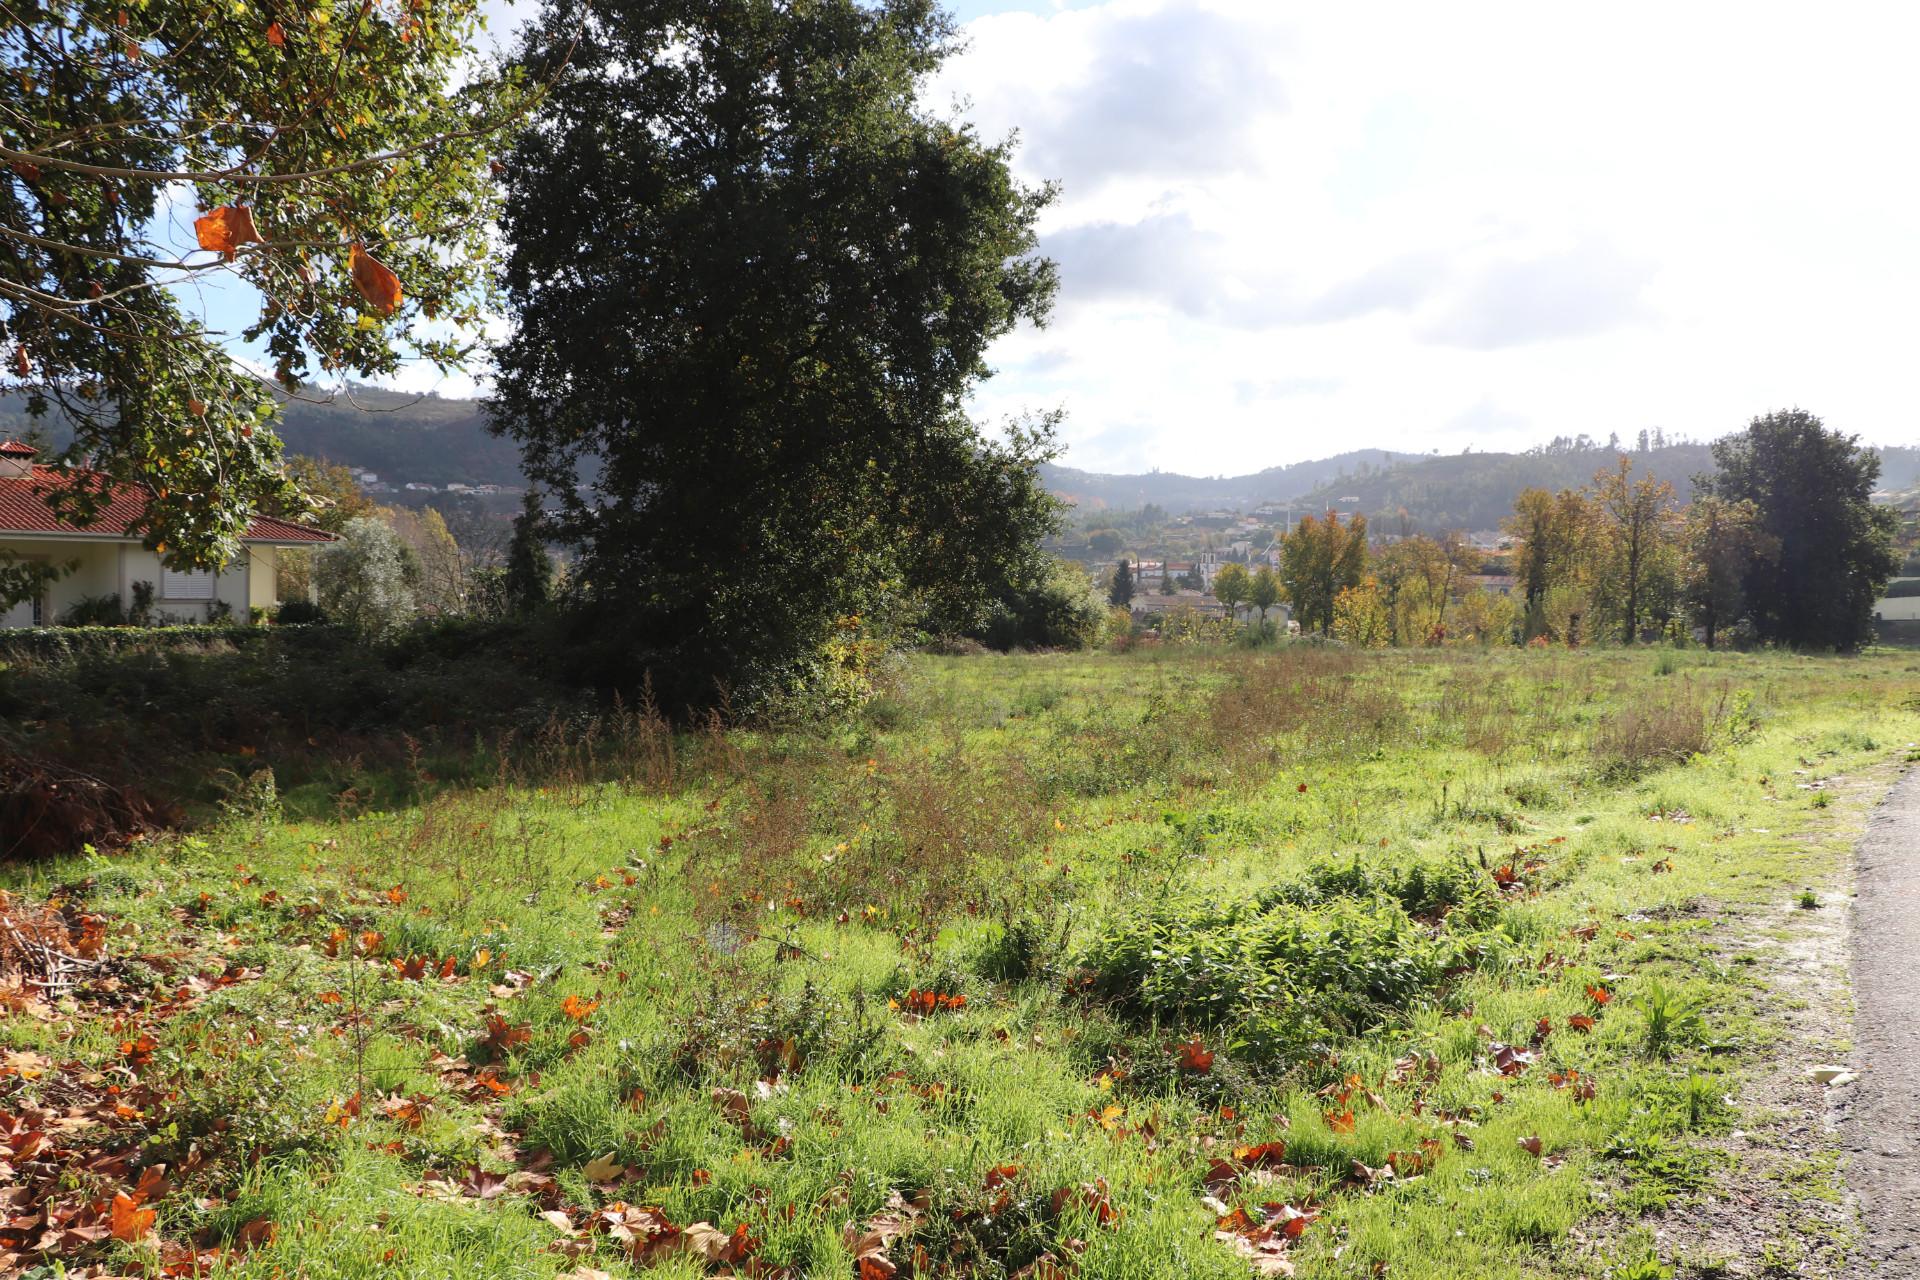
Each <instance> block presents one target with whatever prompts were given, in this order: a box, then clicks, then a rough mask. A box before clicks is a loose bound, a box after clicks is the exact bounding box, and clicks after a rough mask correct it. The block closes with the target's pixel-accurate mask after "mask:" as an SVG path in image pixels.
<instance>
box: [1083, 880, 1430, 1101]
mask: <svg viewBox="0 0 1920 1280" xmlns="http://www.w3.org/2000/svg"><path fill="white" fill-rule="evenodd" d="M1467 963H1468V948H1467V946H1466V945H1465V943H1464V942H1463V940H1462V939H1461V938H1459V937H1457V936H1456V935H1454V934H1453V933H1452V931H1451V930H1448V929H1444V928H1442V929H1438V930H1429V929H1425V928H1422V927H1421V926H1420V924H1419V923H1418V922H1417V921H1415V920H1414V918H1413V917H1412V916H1411V915H1409V914H1408V912H1407V909H1406V908H1405V907H1404V906H1403V905H1402V904H1401V903H1400V902H1399V901H1398V900H1397V899H1395V898H1392V897H1387V896H1376V897H1373V898H1370V899H1360V898H1354V897H1346V896H1332V897H1329V898H1328V899H1327V900H1326V901H1324V902H1321V903H1318V904H1315V905H1298V904H1295V903H1292V902H1287V901H1271V902H1264V903H1262V902H1255V903H1248V904H1239V905H1234V906H1221V905H1218V904H1214V903H1204V902H1191V901H1188V902H1179V901H1174V902H1167V903H1162V904H1157V905H1154V906H1151V907H1148V908H1146V909H1144V910H1142V911H1140V912H1139V913H1137V914H1135V915H1132V916H1130V917H1126V918H1123V919H1121V920H1119V921H1117V922H1116V923H1114V924H1113V925H1112V926H1110V927H1109V928H1108V929H1107V931H1106V932H1105V933H1104V934H1103V935H1102V936H1101V937H1100V938H1099V940H1098V941H1097V943H1096V944H1095V946H1094V947H1093V949H1092V950H1091V951H1090V952H1089V953H1088V954H1087V955H1086V957H1085V965H1086V969H1087V971H1088V972H1087V987H1088V989H1089V990H1090V992H1091V993H1092V994H1094V995H1096V996H1098V997H1100V998H1103V999H1106V1000H1108V1001H1110V1002H1112V1003H1113V1005H1114V1006H1115V1007H1116V1009H1117V1010H1118V1011H1119V1012H1120V1013H1121V1014H1122V1015H1124V1016H1126V1017H1128V1018H1131V1019H1132V1020H1134V1021H1136V1022H1144V1023H1149V1024H1153V1025H1158V1026H1196V1027H1209V1028H1218V1029H1224V1030H1225V1031H1227V1032H1228V1039H1229V1043H1230V1044H1231V1046H1232V1047H1233V1049H1234V1050H1235V1052H1236V1053H1237V1054H1238V1055H1240V1056H1242V1057H1244V1058H1246V1059H1247V1060H1248V1061H1249V1062H1251V1063H1254V1064H1260V1065H1274V1066H1283V1067H1284V1066H1287V1065H1291V1064H1293V1063H1297V1062H1301V1061H1304V1060H1306V1059H1307V1058H1310V1057H1312V1056H1314V1055H1316V1054H1320V1053H1323V1052H1325V1051H1326V1050H1327V1049H1328V1047H1329V1046H1330V1045H1331V1044H1332V1042H1333V1041H1334V1040H1335V1039H1336V1038H1338V1037H1340V1036H1343V1035H1353V1034H1357V1033H1360V1032H1363V1031H1366V1030H1368V1029H1370V1028H1372V1027H1376V1026H1379V1025H1382V1024H1384V1023H1388V1022H1392V1021H1396V1020H1398V1019H1400V1018H1402V1017H1404V1016H1405V1015H1406V1014H1407V1013H1409V1012H1411V1011H1413V1010H1417V1009H1421V1008H1426V1007H1430V1006H1432V1005H1434V1004H1436V1003H1437V1002H1438V1001H1439V1000H1440V998H1441V995H1442V993H1443V991H1444V990H1445V988H1446V986H1447V983H1448V980H1449V977H1450V976H1451V975H1452V974H1454V973H1456V972H1458V971H1460V970H1461V969H1462V968H1464V967H1465V966H1466V964H1467Z"/></svg>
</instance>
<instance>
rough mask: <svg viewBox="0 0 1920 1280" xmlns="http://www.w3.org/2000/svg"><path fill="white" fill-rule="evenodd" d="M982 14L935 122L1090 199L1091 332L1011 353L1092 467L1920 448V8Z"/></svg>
mask: <svg viewBox="0 0 1920 1280" xmlns="http://www.w3.org/2000/svg"><path fill="white" fill-rule="evenodd" d="M992 2H993V0H978V3H976V5H975V7H976V8H981V7H991V5H992ZM1021 7H1022V8H1023V9H1025V8H1030V7H1032V6H1028V5H1022V6H1021ZM967 29H968V32H969V34H970V36H971V38H972V47H971V49H970V50H969V51H968V52H967V53H966V54H965V55H964V56H962V57H960V58H958V59H956V60H955V61H954V62H952V63H950V64H949V67H948V68H947V69H946V71H944V72H943V74H942V75H941V77H940V78H939V79H938V81H937V82H936V83H935V84H934V85H933V86H931V87H930V90H929V93H928V101H929V103H930V104H933V105H935V106H938V105H939V104H943V103H946V102H948V101H950V100H952V99H953V98H954V97H955V96H962V97H964V98H966V99H968V100H969V103H970V105H969V106H968V108H967V112H968V115H969V116H970V117H971V118H972V119H974V120H975V121H977V122H978V123H979V124H980V125H981V127H982V129H983V130H984V131H986V132H988V133H989V134H995V135H997V134H1001V133H1005V132H1007V131H1009V130H1011V129H1015V128H1018V129H1020V130H1021V133H1022V138H1023V146H1022V150H1021V152H1020V155H1019V158H1018V164H1019V166H1020V168H1021V171H1022V172H1023V174H1024V175H1025V176H1027V177H1028V178H1029V179H1030V180H1041V179H1049V178H1057V179H1060V180H1062V182H1063V192H1062V196H1061V199H1060V200H1059V202H1058V203H1057V205H1056V206H1055V207H1054V208H1053V209H1052V210H1050V211H1049V213H1048V215H1047V217H1046V220H1045V223H1044V225H1043V244H1044V247H1045V249H1046V251H1047V252H1049V253H1051V254H1052V255H1053V256H1055V257H1056V258H1057V259H1058V260H1059V261H1060V263H1061V266H1062V273H1063V288H1062V294H1061V298H1060V306H1059V309H1058V315H1057V319H1056V322H1055V323H1054V325H1053V326H1052V327H1051V328H1050V329H1049V330H1047V331H1045V332H1043V333H1039V334H1032V333H1025V334H1018V335H1015V336H1013V337H1010V338H1008V339H1006V340H1005V341H1004V342H1003V343H1002V344H1001V346H1000V347H999V348H998V349H996V351H995V353H994V354H995V362H996V364H997V365H998V366H999V367H1000V368H1001V369H1002V370H1003V371H1004V372H1003V375H1002V376H1001V377H998V378H995V379H994V380H992V381H990V382H989V383H988V384H986V386H985V387H984V388H983V390H982V392H981V394H980V396H979V407H980V409H981V411H982V412H983V414H986V415H989V416H997V415H998V414H1000V413H1002V412H1006V411H1010V410H1013V409H1017V408H1019V407H1022V406H1036V407H1037V406H1041V405H1053V404H1062V405H1064V407H1065V408H1066V409H1067V410H1068V412H1069V415H1070V417H1069V421H1068V426H1067V438H1068V440H1069V442H1070V444H1071V452H1070V455H1069V459H1068V460H1069V461H1070V462H1073V463H1075V464H1077V465H1082V466H1090V467H1114V466H1121V465H1127V466H1138V465H1158V466H1162V467H1166V468H1170V469H1186V470H1198V471H1204V472H1207V473H1216V472H1221V471H1230V470H1238V469H1241V468H1243V467H1244V468H1245V469H1252V468H1254V467H1258V466H1266V465H1271V464H1274V463H1279V462H1285V461H1292V460H1297V459H1300V458H1305V457H1311V456H1319V455H1324V454H1326V453H1330V452H1334V451H1336V450H1338V449H1343V448H1349V447H1354V446H1357V445H1378V446H1381V447H1385V448H1393V449H1404V450H1409V451H1425V450H1427V449H1430V448H1436V447H1437V448H1439V449H1441V450H1442V451H1443V452H1453V451H1457V450H1458V449H1459V448H1461V447H1463V446H1465V445H1468V444H1472V445H1475V446H1476V447H1480V448H1499V447H1514V446H1524V445H1526V444H1531V443H1534V442H1536V441H1537V440H1539V439H1541V438H1544V437H1546V436H1549V435H1554V434H1573V433H1576V432H1580V431H1585V432H1587V433H1589V434H1592V435H1595V436H1599V437H1601V438H1604V437H1605V436H1606V434H1607V433H1608V432H1610V431H1616V430H1617V431H1619V432H1621V434H1623V435H1630V434H1631V433H1632V432H1634V431H1636V430H1638V429H1639V428H1640V427H1642V426H1651V425H1660V426H1663V427H1665V428H1666V429H1667V430H1669V431H1681V432H1686V433H1689V434H1693V435H1698V436H1705V435H1713V434H1718V433H1720V432H1723V431H1727V430H1732V429H1735V428H1737V427H1738V426H1740V425H1741V424H1742V423H1744V422H1745V421H1746V419H1747V418H1748V417H1750V416H1752V415H1753V414H1755V413H1759V412H1765V411H1766V410H1769V409H1771V408H1775V407H1778V406H1781V405H1784V404H1792V403H1799V404H1804V405H1807V406H1809V407H1812V408H1814V409H1816V410H1817V411H1819V412H1821V413H1823V414H1824V415H1825V416H1826V417H1827V418H1828V420H1829V421H1830V422H1832V423H1833V424H1834V425H1836V426H1840V427H1843V428H1845V429H1847V430H1851V431H1858V432H1860V433H1862V434H1863V435H1864V436H1866V437H1867V438H1868V439H1871V440H1878V441H1882V442H1891V443H1897V442H1906V441H1911V440H1913V439H1915V438H1920V430H1917V429H1916V428H1915V427H1914V426H1913V425H1912V424H1913V421H1914V417H1913V404H1912V400H1911V395H1912V393H1911V391H1910V389H1909V387H1908V385H1907V379H1906V378H1905V376H1904V367H1905V364H1906V363H1908V362H1910V358H1911V357H1910V354H1909V352H1910V349H1911V346H1912V340H1913V336H1914V326H1913V322H1912V320H1911V315H1910V312H1911V302H1910V299H1912V298H1913V297H1914V296H1916V295H1917V294H1920V241H1917V240H1916V239H1915V238H1914V237H1913V236H1912V235H1911V232H1910V230H1909V227H1908V223H1909V221H1910V213H1909V211H1910V210H1911V209H1912V207H1913V206H1914V204H1915V203H1916V202H1917V201H1920V179H1917V178H1916V177H1915V176H1914V175H1913V174H1912V173H1911V171H1910V169H1911V167H1910V166H1908V165H1906V164H1905V163H1904V156H1905V155H1906V153H1907V151H1908V150H1909V149H1910V140H1909V138H1908V136H1907V135H1908V132H1909V128H1910V125H1911V122H1912V121H1913V120H1914V119H1917V118H1920V81H1916V80H1915V79H1914V78H1913V77H1912V76H1911V75H1910V74H1909V73H1908V71H1907V69H1906V67H1905V66H1904V59H1905V54H1904V53H1903V52H1902V51H1903V50H1910V49H1911V48H1913V47H1914V44H1915V37H1916V36H1920V10H1914V9H1910V8H1908V7H1905V6H1849V7H1844V8H1841V9H1837V10H1836V9H1825V10H1821V11H1820V12H1818V13H1816V12H1814V11H1812V10H1807V9H1805V8H1804V7H1799V6H1786V5H1779V6H1770V5H1753V4H1745V5H1738V6H1735V5H1731V4H1718V3H1712V4H1708V3H1703V4H1698V5H1688V6H1684V7H1674V6H1655V5H1651V4H1628V5H1625V6H1616V7H1614V8H1612V9H1609V10H1608V11H1607V13H1606V14H1605V16H1604V19H1602V18H1599V17H1596V15H1595V14H1594V13H1593V12H1592V11H1590V10H1578V9H1570V8H1566V7H1564V6H1561V7H1554V6H1541V5H1537V4H1530V3H1497V4H1487V5H1480V6H1474V7H1472V8H1470V9H1466V10H1462V9H1459V8H1457V7H1454V8H1448V7H1444V6H1432V5H1426V4H1419V3H1413V2H1412V0H1409V2H1407V3H1402V4H1382V5H1368V6H1350V5H1349V6H1314V7H1306V6H1299V7H1295V6H1279V5H1273V4H1271V3H1268V2H1267V0H1107V2H1106V3H1091V4H1081V5H1078V6H1077V7H1073V8H1069V9H1065V10H1061V11H1057V12H1051V13H1034V12H1018V13H1000V14H988V15H987V16H983V17H979V18H977V19H976V20H974V21H973V22H971V23H970V24H969V26H968V28H967Z"/></svg>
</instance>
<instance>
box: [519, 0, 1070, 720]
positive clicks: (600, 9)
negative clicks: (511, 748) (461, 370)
mask: <svg viewBox="0 0 1920 1280" xmlns="http://www.w3.org/2000/svg"><path fill="white" fill-rule="evenodd" d="M543 21H544V22H545V24H546V25H547V27H548V28H549V29H550V30H552V31H559V30H572V29H575V28H578V30H579V32H580V37H579V42H578V45H577V47H576V48H575V50H574V53H573V64H572V67H571V69H570V70H569V72H568V74H567V75H566V76H565V77H564V78H563V79H561V80H560V81H559V82H558V83H557V84H556V86H555V88H554V90H553V91H552V93H551V94H550V95H549V96H548V97H547V98H546V99H545V100H544V102H543V104H542V106H541V107H540V109H539V110H538V112H537V113H536V116H535V119H534V121H533V125H532V128H531V129H530V130H529V131H528V132H527V133H526V134H525V135H524V138H523V140H522V142H521V143H520V145H519V146H518V147H517V148H516V149H515V151H514V152H513V154H512V155H511V157H510V158H509V159H508V160H507V162H506V187H507V195H506V204H505V209H504V216H503V218H502V230H503V231H504V232H505V236H506V239H507V241H508V243H509V245H510V246H511V248H510V251H509V253H508V254H507V256H506V259H505V266H504V270H503V273H502V281H501V282H502V284H503V286H504V290H505V295H506V298H507V300H508V302H509V304H510V310H511V313H512V317H513V319H514V321H515V328H514V331H513V333H512V335H511V336H510V337H509V338H508V340H507V341H506V342H505V344H504V345H503V346H502V348H501V349H500V352H499V355H498V368H499V378H498V382H497V384H496V387H497V389H496V397H495V399H494V401H493V402H492V406H491V410H492V414H493V420H494V422H495V424H496V425H497V427H498V429H500V430H501V431H503V432H505V433H507V434H509V435H511V436H512V437H513V438H514V439H516V440H517V441H519V442H520V444H521V446H522V448H523V451H524V455H525V461H526V469H527V472H528V474H529V476H530V477H531V478H532V479H533V480H534V481H536V482H537V483H539V484H540V485H541V486H542V487H543V488H544V489H545V490H546V491H547V493H548V494H549V501H550V502H551V503H552V504H553V509H552V510H551V512H550V532H551V534H552V536H553V537H554V538H555V539H556V540H557V541H559V542H561V543H563V544H570V545H571V546H573V547H574V548H575V549H576V550H577V553H578V556H577V563H576V568H577V574H576V576H575V578H574V579H573V580H574V581H575V582H576V583H577V587H578V591H579V592H580V599H579V604H580V609H581V612H580V614H579V615H578V616H580V617H581V618H583V619H585V620H587V621H586V623H585V626H584V627H583V630H582V632H581V633H580V639H581V640H582V641H583V642H589V643H597V644H598V645H599V656H598V659H597V662H598V663H599V665H600V667H601V670H602V673H603V674H604V675H605V676H606V677H608V678H614V679H620V678H624V679H627V680H637V679H638V678H639V677H640V674H641V672H642V671H645V672H647V673H649V674H650V675H651V677H652V679H653V680H654V682H655V684H656V688H657V689H660V690H661V691H662V693H663V696H664V697H666V698H668V699H670V700H678V701H680V702H681V703H682V704H683V705H687V704H691V703H694V702H696V701H701V700H705V699H708V698H711V697H713V696H714V695H715V692H716V689H717V687H718V686H720V685H725V686H727V687H728V688H729V689H730V690H731V693H732V695H733V696H735V697H736V698H738V697H741V696H746V697H749V698H751V697H755V696H758V695H760V694H765V693H769V692H776V691H777V686H779V685H780V684H781V682H782V681H791V680H793V679H796V678H799V677H801V676H803V675H804V674H805V673H806V672H807V671H808V670H811V669H815V668H817V667H818V666H819V664H821V663H823V662H824V663H829V664H831V663H835V662H838V661H840V657H839V656H836V655H845V654H848V653H850V652H853V651H854V646H857V645H859V644H860V643H862V642H864V641H865V640H866V639H867V638H868V637H871V636H873V635H875V634H876V633H879V634H884V633H885V632H886V630H887V629H888V628H901V627H907V626H912V625H925V626H927V627H929V628H931V629H951V630H955V631H959V630H964V629H966V627H967V626H968V625H969V624H972V623H977V621H978V620H979V618H980V617H981V615H982V614H983V613H984V611H985V610H986V609H988V608H989V607H990V606H991V604H992V602H993V601H994V600H995V599H997V598H999V597H1000V595H1001V593H1002V591H1003V590H1004V588H1005V587H1006V585H1007V584H1008V582H1009V581H1010V580H1027V581H1032V580H1035V579H1037V578H1038V577H1039V576H1040V575H1042V574H1044V573H1045V572H1046V570H1047V566H1046V562H1045V559H1044V557H1042V556H1041V555H1040V553H1039V550H1038V546H1037V541H1038V537H1039V535H1040V534H1041V533H1042V532H1044V531H1047V530H1050V529H1051V528H1053V527H1054V524H1055V521H1056V515H1055V504H1054V502H1053V500H1052V499H1051V498H1050V497H1049V496H1048V495H1047V494H1046V493H1045V492H1044V490H1043V489H1042V488H1041V486H1040V483H1039V480H1038V477H1037V474H1036V472H1037V468H1038V465H1039V463H1040V462H1041V461H1042V460H1043V459H1044V458H1046V457H1047V456H1049V455H1050V452H1051V438H1052V426H1053V423H1052V420H1051V419H1041V420H1039V421H1038V422H1034V423H1030V424H1027V425H1021V424H1009V425H1008V427H1007V429H1006V430H1005V431H1004V432H1003V433H1002V434H1001V435H1000V436H999V437H998V438H993V437H989V436H988V435H986V434H984V433H983V432H982V431H981V430H980V429H979V428H978V427H977V426H976V425H975V424H974V423H973V422H972V421H970V420H969V418H968V417H967V415H966V413H965V409H964V403H963V402H964V399H965V397H966V395H967V393H968V391H969V389H970V388H971V387H972V386H973V385H974V384H975V383H976V382H977V381H978V380H979V379H981V378H983V377H985V376H987V374H988V372H989V370H988V368H987V365H986V362H985V353H986V349H987V345H988V344H989V343H990V342H991V341H992V340H993V339H994V338H996V337H998V336H1000V335H1001V334H1003V333H1006V332H1008V331H1009V330H1010V329H1012V328H1013V327H1014V326H1015V325H1016V324H1018V323H1019V322H1021V321H1023V320H1031V321H1036V322H1038V321H1042V320H1044V318H1045V316H1046V314H1047V311H1048V308H1049V305H1050V302H1051V299H1052V296H1053V292H1054V287H1055V272H1054V268H1053V265H1052V264H1051V263H1050V262H1048V261H1046V260H1044V259H1042V258H1040V257H1038V256H1036V255H1035V253H1034V246H1035V236H1034V221H1035V219H1036V218H1037V216H1038V215H1039V213H1040V211H1041V210H1042V208H1044V207H1045V205H1046V204H1047V202H1048V201H1049V199H1050V198H1051V196H1052V191H1051V189H1050V188H1045V187H1042V188H1030V187H1026V186H1023V185H1021V184H1020V183H1018V182H1016V181H1015V179H1014V178H1013V176H1012V175H1011V173H1010V172H1009V169H1008V155H1009V151H1008V145H1009V144H1007V143H1001V142H989V141H985V140H982V139H981V138H979V137H978V136H977V135H976V134H975V133H974V132H973V131H972V130H971V129H970V128H968V127H966V126H964V125H960V124H955V123H950V122H948V121H946V120H943V119H940V118H937V117H935V116H932V115H929V114H928V113H927V112H925V111H924V110H923V109H922V108H921V107H920V106H919V105H918V98H917V95H918V91H919V88H920V86H921V84H922V82H923V81H924V79H925V77H926V76H928V75H929V74H930V73H931V72H933V71H934V70H935V69H936V68H937V67H938V66H939V65H940V63H941V61H942V60H943V59H944V58H945V57H946V56H947V55H948V54H949V53H950V52H951V51H952V48H953V40H954V28H953V25H952V24H951V22H950V21H949V19H948V18H946V16H945V15H944V14H942V13H941V12H940V11H939V10H938V8H937V7H936V6H935V5H934V4H933V3H932V2H931V0H884V2H882V3H877V4H863V3H856V2H855V0H818V2H816V3H811V4H806V5H797V4H785V3H777V2H776V0H715V2H714V3H708V4H701V5H689V4H686V3H684V0H609V2H607V3H596V4H594V5H593V6H592V7H591V8H590V9H589V8H587V7H585V6H584V5H582V4H579V3H577V0H550V2H549V4H548V7H547V9H546V11H545V17H544V19H543ZM550 46H551V40H550V39H548V38H545V37H542V36H540V35H539V34H538V33H536V34H535V35H534V36H533V37H532V38H531V43H530V44H529V45H528V47H527V48H526V50H525V58H526V69H527V71H528V73H529V74H530V75H531V76H532V77H533V78H536V79H538V78H541V77H544V76H545V75H546V74H548V73H549V71H550V64H549V61H548V58H549V57H550V55H549V54H548V53H547V52H546V51H547V50H548V49H549V48H550ZM560 192H564V193H565V198H564V199H556V193H560Z"/></svg>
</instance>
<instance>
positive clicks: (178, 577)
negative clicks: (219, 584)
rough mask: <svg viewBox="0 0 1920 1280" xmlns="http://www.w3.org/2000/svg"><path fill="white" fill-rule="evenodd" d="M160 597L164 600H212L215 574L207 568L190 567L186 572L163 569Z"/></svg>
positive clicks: (161, 572)
mask: <svg viewBox="0 0 1920 1280" xmlns="http://www.w3.org/2000/svg"><path fill="white" fill-rule="evenodd" d="M160 598H161V599H162V600H211V599H213V574H212V573H210V572H209V571H207V570H205V569H189V570H186V571H184V572H183V571H180V570H175V569H162V570H161V571H160Z"/></svg>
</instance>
